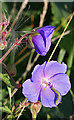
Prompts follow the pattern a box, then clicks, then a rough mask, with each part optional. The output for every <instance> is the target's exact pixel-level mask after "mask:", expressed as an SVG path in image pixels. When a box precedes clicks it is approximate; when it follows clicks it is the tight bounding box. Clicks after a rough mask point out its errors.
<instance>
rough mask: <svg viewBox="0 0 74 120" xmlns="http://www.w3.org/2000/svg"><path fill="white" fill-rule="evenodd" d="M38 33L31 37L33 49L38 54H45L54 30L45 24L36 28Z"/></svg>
mask: <svg viewBox="0 0 74 120" xmlns="http://www.w3.org/2000/svg"><path fill="white" fill-rule="evenodd" d="M37 32H38V33H40V35H36V36H33V37H32V42H33V44H34V47H35V50H36V52H37V53H39V54H40V55H43V56H45V55H46V54H47V52H48V51H49V49H50V46H51V41H50V40H51V38H52V35H53V32H54V27H53V26H45V27H42V28H40V29H38V30H37Z"/></svg>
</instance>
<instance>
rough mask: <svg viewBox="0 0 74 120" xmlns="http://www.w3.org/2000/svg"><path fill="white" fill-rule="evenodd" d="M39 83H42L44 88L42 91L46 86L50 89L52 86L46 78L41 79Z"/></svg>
mask: <svg viewBox="0 0 74 120" xmlns="http://www.w3.org/2000/svg"><path fill="white" fill-rule="evenodd" d="M41 82H42V86H43V87H44V90H45V89H46V87H47V86H48V87H52V84H51V83H50V82H49V81H48V79H46V78H43V79H42V81H41Z"/></svg>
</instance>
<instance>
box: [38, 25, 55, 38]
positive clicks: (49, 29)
mask: <svg viewBox="0 0 74 120" xmlns="http://www.w3.org/2000/svg"><path fill="white" fill-rule="evenodd" d="M54 28H55V27H53V26H44V27H41V28H39V29H38V30H37V32H39V33H40V31H41V30H43V31H44V32H45V37H46V38H47V37H49V36H50V34H52V33H53V32H54Z"/></svg>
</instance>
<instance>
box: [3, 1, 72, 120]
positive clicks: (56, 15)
mask: <svg viewBox="0 0 74 120" xmlns="http://www.w3.org/2000/svg"><path fill="white" fill-rule="evenodd" d="M13 4H14V3H13V2H6V3H2V11H3V13H4V14H5V15H6V17H7V19H8V17H9V15H10V13H11V10H12V8H13ZM21 4H22V3H21V2H20V3H19V2H17V3H16V9H15V11H14V14H13V17H12V18H11V21H10V24H9V27H10V26H11V24H12V22H13V21H14V19H15V16H16V15H17V13H18V11H19V9H20V6H21ZM43 6H44V3H43V2H29V3H28V4H27V6H26V8H25V9H24V10H23V12H22V14H21V15H20V17H19V19H18V20H17V22H16V24H15V26H14V28H13V31H14V35H15V36H18V37H19V36H21V35H23V34H24V33H23V32H24V31H28V32H29V31H31V30H32V29H33V28H35V27H38V26H39V22H40V15H41V14H42V11H43ZM73 8H74V3H73V2H72V3H71V2H69V3H68V2H54V3H53V2H50V3H48V10H47V14H46V16H45V20H44V24H43V26H46V25H53V26H55V29H56V28H57V27H58V26H60V25H61V24H62V23H63V24H62V26H61V27H60V29H59V30H58V31H56V32H55V33H54V35H53V38H55V37H57V36H59V35H61V33H62V32H63V29H64V28H65V26H66V24H67V21H66V19H67V18H68V17H69V16H70V15H71V13H72V12H73ZM67 30H69V31H70V33H69V34H67V35H65V36H64V37H63V38H62V40H61V42H60V44H59V46H58V48H57V50H56V51H55V53H54V55H53V57H52V60H58V62H59V63H62V62H65V63H66V64H67V67H68V70H67V74H68V75H69V76H70V81H71V86H72V87H71V91H70V92H69V93H68V94H67V95H66V96H64V97H63V98H62V103H61V104H59V105H58V107H56V108H51V109H50V108H45V107H43V106H42V108H41V110H40V112H39V114H38V116H37V120H41V119H42V120H58V119H59V120H60V119H63V120H65V119H67V118H68V119H69V118H70V116H72V115H73V114H74V109H73V108H74V107H73V103H74V93H73V92H74V40H73V38H74V34H73V32H74V19H72V21H71V23H70V25H69V26H68V29H67ZM57 40H58V39H57ZM57 40H55V41H53V42H52V45H51V49H50V50H49V52H48V53H47V55H46V56H45V57H43V56H40V57H39V58H38V60H37V61H36V62H35V64H34V66H35V65H36V64H42V63H43V62H44V61H47V60H48V58H49V56H50V54H51V52H52V50H53V48H54V47H55V44H56V43H57ZM13 41H14V40H13V37H12V36H11V39H10V42H11V43H12V42H13ZM10 42H9V44H10ZM25 46H26V45H25V43H23V44H22V45H20V46H19V47H17V48H16V49H15V50H14V51H15V56H17V54H19V52H20V51H21V50H22V49H23V48H24V47H25ZM7 49H8V48H6V49H5V50H4V51H3V54H4V53H5V52H6V51H7ZM29 51H31V48H27V49H26V50H25V51H24V52H23V53H22V54H21V55H20V56H19V57H18V58H16V57H15V58H16V59H15V62H17V61H18V60H19V59H20V58H22V56H24V55H25V54H26V53H27V52H29ZM35 56H36V52H34V55H33V59H34V58H35ZM29 57H30V54H29V55H28V56H27V57H26V58H25V59H23V60H22V61H20V63H18V64H17V65H16V69H17V73H16V76H15V77H14V79H15V81H17V80H18V79H19V77H21V76H22V74H23V73H24V72H25V69H26V66H27V63H28V59H29ZM33 59H32V60H33ZM9 61H10V55H9V56H7V58H6V61H5V64H6V65H7V64H8V63H9ZM34 66H33V67H32V69H31V70H30V71H29V72H28V74H27V76H26V78H25V80H26V79H28V78H30V77H31V72H32V71H33V69H34ZM19 68H20V69H19ZM3 73H5V72H4V70H3ZM8 80H9V79H8ZM25 80H24V79H23V78H22V80H21V82H20V84H22V83H23V82H24V81H25ZM11 84H12V83H11ZM7 86H9V83H8V84H7V82H4V81H3V84H2V89H3V90H2V102H4V101H5V100H6V98H8V96H9V90H8V89H7ZM11 91H13V88H12V89H11ZM22 100H24V96H23V94H22V88H19V90H18V91H17V92H16V94H15V95H14V97H13V98H12V100H11V102H12V105H11V107H10V100H9V101H8V103H7V104H6V106H8V108H10V110H11V109H12V106H15V107H16V106H17V105H19V103H20V102H22ZM2 115H3V118H4V119H6V116H7V115H8V113H6V112H3V114H2ZM31 117H32V116H31V112H30V110H29V109H28V108H26V110H25V111H24V112H23V114H22V116H21V117H20V119H19V120H23V119H24V120H31ZM11 119H14V117H12V118H11Z"/></svg>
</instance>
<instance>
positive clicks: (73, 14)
mask: <svg viewBox="0 0 74 120" xmlns="http://www.w3.org/2000/svg"><path fill="white" fill-rule="evenodd" d="M73 16H74V12H73V13H72V15H71V17H70V19H69V21H68V23H67V25H66V27H65V29H64V31H63V33H62V34H61V36H60V38H59V40H58V42H57V44H56V45H55V47H54V49H53V51H52V53H51V55H50V57H49V59H48V62H49V61H50V60H51V58H52V56H53V54H54V52H55V50H56V49H57V47H58V45H59V43H60V41H61V39H62V37H63V35H64V32H65V31H66V29H67V27H68V26H69V24H70V22H71V20H72V18H73Z"/></svg>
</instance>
